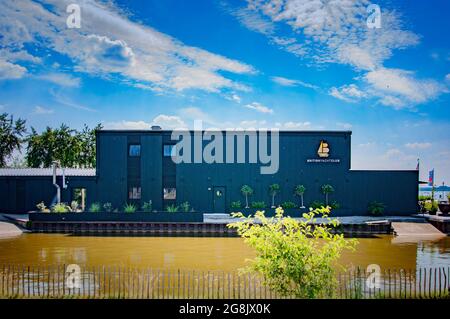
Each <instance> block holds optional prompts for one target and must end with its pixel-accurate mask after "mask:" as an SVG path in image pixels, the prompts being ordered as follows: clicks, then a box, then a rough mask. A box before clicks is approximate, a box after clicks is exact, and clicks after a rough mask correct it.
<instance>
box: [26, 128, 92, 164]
mask: <svg viewBox="0 0 450 319" xmlns="http://www.w3.org/2000/svg"><path fill="white" fill-rule="evenodd" d="M98 129H101V126H100V125H98V126H97V127H95V128H94V129H92V130H91V129H89V127H87V126H86V125H85V126H84V129H83V130H82V131H81V132H78V131H77V130H74V129H70V128H69V127H68V126H67V125H65V124H62V125H61V126H60V127H59V128H56V129H53V128H50V127H47V128H46V130H45V131H44V132H42V133H41V134H39V133H37V132H36V130H35V129H34V128H31V134H30V135H29V136H28V137H27V139H26V141H27V143H28V146H27V157H26V159H27V164H28V166H30V167H50V166H51V165H52V162H53V161H59V162H60V163H61V166H63V167H95V149H96V148H95V132H96V130H98Z"/></svg>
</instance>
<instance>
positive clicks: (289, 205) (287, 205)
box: [281, 202, 297, 209]
mask: <svg viewBox="0 0 450 319" xmlns="http://www.w3.org/2000/svg"><path fill="white" fill-rule="evenodd" d="M281 207H283V209H290V208H296V207H297V205H295V203H294V202H284V203H282V204H281Z"/></svg>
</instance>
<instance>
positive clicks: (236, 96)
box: [227, 94, 242, 103]
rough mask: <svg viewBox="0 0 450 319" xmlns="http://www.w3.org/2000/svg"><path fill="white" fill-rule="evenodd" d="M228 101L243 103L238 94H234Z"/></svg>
mask: <svg viewBox="0 0 450 319" xmlns="http://www.w3.org/2000/svg"><path fill="white" fill-rule="evenodd" d="M227 99H228V100H230V101H234V102H236V103H241V101H242V99H241V97H240V96H239V95H237V94H232V95H231V96H229V97H227Z"/></svg>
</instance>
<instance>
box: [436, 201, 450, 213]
mask: <svg viewBox="0 0 450 319" xmlns="http://www.w3.org/2000/svg"><path fill="white" fill-rule="evenodd" d="M438 207H439V210H440V211H441V213H442V215H448V213H450V204H448V203H440V204H438Z"/></svg>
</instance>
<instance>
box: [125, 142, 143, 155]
mask: <svg viewBox="0 0 450 319" xmlns="http://www.w3.org/2000/svg"><path fill="white" fill-rule="evenodd" d="M128 155H129V156H132V157H138V156H141V145H139V144H132V145H130V147H129V150H128Z"/></svg>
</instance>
